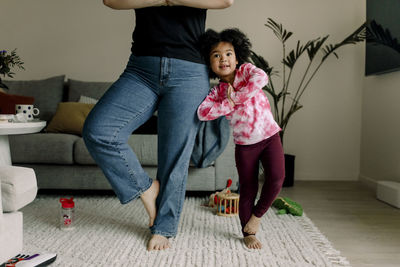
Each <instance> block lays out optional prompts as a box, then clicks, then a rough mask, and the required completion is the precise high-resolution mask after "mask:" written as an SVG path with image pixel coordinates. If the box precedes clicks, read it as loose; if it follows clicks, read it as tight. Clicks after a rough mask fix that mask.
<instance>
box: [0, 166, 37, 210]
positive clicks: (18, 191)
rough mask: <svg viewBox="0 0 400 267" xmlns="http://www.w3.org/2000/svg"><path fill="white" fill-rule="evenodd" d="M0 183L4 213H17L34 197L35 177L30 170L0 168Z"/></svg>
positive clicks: (35, 189)
mask: <svg viewBox="0 0 400 267" xmlns="http://www.w3.org/2000/svg"><path fill="white" fill-rule="evenodd" d="M0 181H1V194H2V197H1V200H2V204H3V211H5V212H13V211H17V210H19V209H20V208H22V207H24V206H25V205H27V204H29V203H31V202H32V201H33V200H34V199H35V197H36V193H37V184H36V176H35V172H34V171H33V169H31V168H24V167H16V166H9V165H6V166H5V165H3V166H0Z"/></svg>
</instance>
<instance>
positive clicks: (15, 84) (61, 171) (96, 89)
mask: <svg viewBox="0 0 400 267" xmlns="http://www.w3.org/2000/svg"><path fill="white" fill-rule="evenodd" d="M64 80H65V77H64V76H57V77H52V78H49V79H45V80H33V81H6V82H5V84H6V85H7V86H8V87H9V90H8V93H10V94H15V95H24V96H33V97H34V98H35V106H36V107H38V108H39V109H40V116H39V118H40V119H42V120H46V121H47V122H48V123H49V122H50V121H51V120H52V118H53V116H54V115H55V114H56V111H57V106H58V104H59V103H60V102H78V101H79V100H80V98H81V96H85V97H88V98H93V99H99V98H100V97H101V95H102V94H103V93H104V92H105V91H106V90H107V89H108V88H109V86H110V84H111V83H109V82H84V81H77V80H71V79H69V80H68V81H67V82H65V81H64ZM9 142H10V150H11V159H12V162H13V165H17V166H24V167H29V168H32V169H34V170H35V173H36V177H37V184H38V188H39V189H86V190H107V189H111V187H110V185H109V183H108V182H107V180H106V178H105V177H104V175H103V173H102V171H101V170H100V168H99V167H98V166H97V165H96V163H95V162H94V161H93V159H92V157H91V156H90V155H89V153H88V151H87V149H86V147H85V144H84V142H83V140H82V138H81V136H80V135H79V134H76V133H65V132H58V133H49V132H46V130H44V132H41V133H36V134H28V135H15V136H10V137H9ZM129 144H130V145H131V147H132V148H133V150H134V151H135V153H136V154H137V156H138V158H139V160H140V162H141V163H142V165H143V167H144V169H145V171H147V173H148V174H149V175H150V177H153V178H154V177H156V171H157V153H156V151H157V135H156V134H147V133H142V132H139V133H136V132H135V133H134V134H132V136H131V137H130V139H129ZM228 178H231V179H232V180H233V184H232V187H231V188H232V189H233V190H236V189H237V185H238V183H237V181H238V175H237V171H236V167H235V160H234V144H233V142H232V138H230V140H229V142H228V145H227V146H226V148H225V150H224V152H223V153H222V154H221V155H220V156H219V157H218V158H217V159H216V160H215V161H214V162H213V163H212V164H211V165H210V166H207V167H205V168H196V167H194V165H193V164H191V165H190V167H189V177H188V181H187V190H189V191H215V190H221V189H223V188H224V187H225V186H226V182H227V179H228Z"/></svg>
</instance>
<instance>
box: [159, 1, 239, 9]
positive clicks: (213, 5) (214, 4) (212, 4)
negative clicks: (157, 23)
mask: <svg viewBox="0 0 400 267" xmlns="http://www.w3.org/2000/svg"><path fill="white" fill-rule="evenodd" d="M233 1H234V0H166V3H167V5H168V6H187V7H194V8H203V9H223V8H227V7H230V6H231V5H232V4H233Z"/></svg>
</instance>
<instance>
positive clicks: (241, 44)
mask: <svg viewBox="0 0 400 267" xmlns="http://www.w3.org/2000/svg"><path fill="white" fill-rule="evenodd" d="M220 42H227V43H231V44H232V46H233V48H234V49H235V54H236V59H237V61H238V65H237V67H239V66H240V65H242V64H243V63H245V62H249V58H250V54H251V42H250V40H249V38H247V36H246V35H245V34H244V33H243V32H241V31H240V30H239V29H237V28H229V29H225V30H223V31H221V32H220V33H218V32H216V31H214V30H212V29H208V30H207V31H206V32H205V33H204V34H202V36H201V37H200V51H201V54H202V56H203V58H204V60H205V62H206V64H207V66H210V52H211V50H212V49H213V48H214V47H215V46H216V45H218V43H220ZM209 75H210V78H217V75H216V74H215V73H214V72H213V71H212V70H211V68H210V73H209Z"/></svg>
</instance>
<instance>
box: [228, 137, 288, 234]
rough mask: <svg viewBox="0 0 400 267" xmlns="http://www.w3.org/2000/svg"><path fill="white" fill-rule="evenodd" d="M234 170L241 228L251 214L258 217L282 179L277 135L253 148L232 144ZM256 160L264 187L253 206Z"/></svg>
mask: <svg viewBox="0 0 400 267" xmlns="http://www.w3.org/2000/svg"><path fill="white" fill-rule="evenodd" d="M235 159H236V168H237V170H238V174H239V184H240V187H239V190H240V200H239V218H240V223H241V225H242V232H243V235H244V236H247V235H248V234H247V233H245V232H244V231H243V228H244V227H245V225H246V224H247V222H248V221H249V220H250V217H251V215H252V214H254V215H255V216H256V217H259V218H260V217H262V216H263V215H264V214H265V213H266V212H267V210H268V209H269V207H270V206H271V205H272V202H273V201H274V200H275V198H276V196H277V195H278V194H279V192H280V190H281V188H282V184H283V180H284V178H285V158H284V155H283V149H282V144H281V139H280V137H279V133H277V134H275V135H273V136H271V137H270V138H268V139H265V140H263V141H261V142H258V143H256V144H253V145H236V148H235ZM259 161H261V164H262V166H263V168H264V178H265V179H264V185H263V187H262V190H261V195H260V199H259V200H258V201H257V204H256V205H255V200H256V196H257V192H258V169H259Z"/></svg>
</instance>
